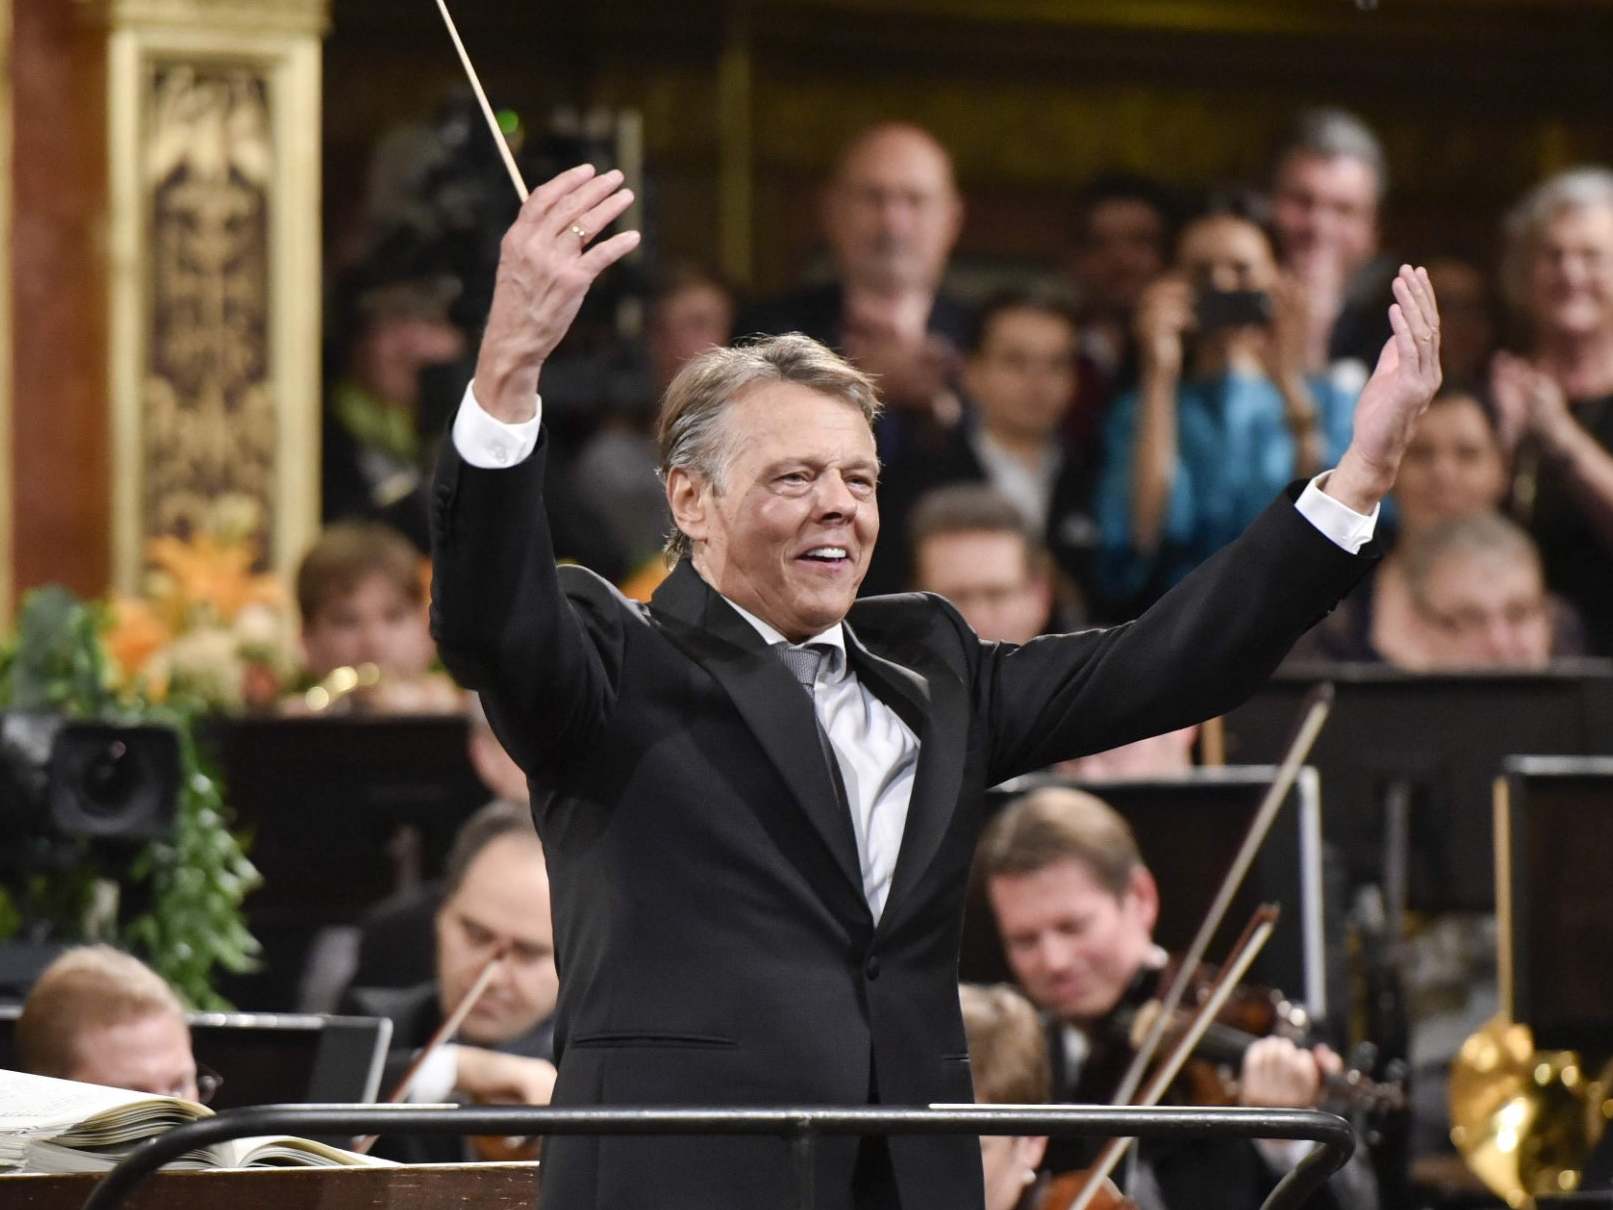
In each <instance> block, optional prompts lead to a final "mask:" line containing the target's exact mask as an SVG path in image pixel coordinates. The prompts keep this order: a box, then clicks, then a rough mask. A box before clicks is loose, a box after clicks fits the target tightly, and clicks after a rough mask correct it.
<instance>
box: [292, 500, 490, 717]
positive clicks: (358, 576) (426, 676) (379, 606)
mask: <svg viewBox="0 0 1613 1210" xmlns="http://www.w3.org/2000/svg"><path fill="white" fill-rule="evenodd" d="M421 569H422V563H421V556H420V554H419V552H418V551H417V550H415V548H414V547H413V546H412V545H410V543H409V542H408V541H406V540H405V539H404V538H403V536H402V535H401V534H399V533H398V532H397V531H396V530H393V529H391V528H389V527H388V526H385V525H382V524H380V523H378V522H374V521H346V522H340V523H338V524H336V525H332V526H331V527H329V528H328V529H327V530H326V531H325V532H324V533H323V534H322V535H320V538H319V541H317V542H316V543H314V545H313V546H312V547H311V548H310V549H309V551H308V553H307V554H306V555H304V556H303V560H302V564H301V566H299V567H298V569H297V608H298V610H299V611H300V612H301V615H302V649H303V658H304V660H305V661H306V664H307V673H308V676H309V677H310V679H312V680H315V681H321V680H324V679H325V678H326V677H328V676H329V675H330V674H331V673H332V672H334V671H335V670H336V669H338V668H343V667H348V668H356V667H358V666H359V665H361V664H373V665H375V667H376V668H377V669H378V670H379V671H380V674H381V681H380V683H379V684H378V685H376V686H375V687H374V688H373V689H371V690H366V691H364V693H363V694H362V695H361V699H362V703H363V705H364V706H365V708H367V709H373V710H379V711H385V712H402V713H410V712H442V713H455V712H457V711H458V710H459V709H460V707H461V700H460V696H459V692H458V690H456V689H455V688H454V686H453V684H452V682H451V681H449V680H448V678H447V677H445V676H442V675H440V674H437V675H433V674H431V671H430V670H431V666H432V664H433V662H434V661H435V659H436V647H435V646H434V644H433V643H432V641H431V632H430V629H429V628H428V625H427V621H426V601H425V592H426V590H425V582H424V573H423V572H422V570H421ZM355 700H359V699H355Z"/></svg>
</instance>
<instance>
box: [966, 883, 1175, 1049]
mask: <svg viewBox="0 0 1613 1210" xmlns="http://www.w3.org/2000/svg"><path fill="white" fill-rule="evenodd" d="M986 893H987V897H988V898H989V899H990V900H991V908H992V912H993V913H994V914H995V915H996V917H997V929H998V931H999V932H1000V933H1001V934H1002V939H1003V953H1004V955H1005V956H1006V957H1007V959H1008V965H1009V967H1010V968H1011V969H1012V970H1013V972H1014V978H1015V979H1016V980H1017V981H1018V982H1019V985H1020V986H1021V987H1022V988H1024V989H1025V994H1026V995H1028V996H1029V997H1030V998H1031V1000H1032V1001H1033V1002H1034V1003H1035V1004H1036V1006H1037V1007H1038V1008H1040V1009H1042V1010H1043V1011H1045V1012H1050V1013H1053V1014H1054V1015H1055V1016H1057V1017H1058V1018H1059V1019H1060V1020H1061V1021H1072V1022H1074V1021H1090V1020H1094V1019H1096V1018H1098V1017H1101V1016H1103V1015H1104V1014H1105V1013H1107V1012H1109V1011H1110V1010H1111V1009H1112V1008H1114V1006H1115V1005H1116V1004H1118V1003H1119V1002H1120V997H1121V995H1122V994H1123V993H1124V992H1125V990H1126V988H1127V986H1129V985H1130V983H1131V981H1132V979H1134V978H1135V977H1136V975H1137V972H1138V971H1139V970H1140V969H1141V968H1142V966H1143V963H1144V962H1145V961H1146V960H1147V958H1148V956H1149V954H1150V952H1151V951H1152V949H1153V929H1154V921H1155V920H1156V919H1157V918H1158V915H1159V892H1158V890H1157V889H1156V887H1155V886H1154V879H1153V876H1152V875H1151V874H1149V872H1148V871H1147V869H1145V868H1144V867H1142V866H1138V867H1137V868H1136V869H1135V870H1133V871H1132V875H1131V878H1130V880H1129V881H1128V883H1127V885H1126V888H1125V889H1124V890H1123V891H1122V892H1121V893H1120V894H1119V895H1116V894H1115V893H1114V892H1113V891H1111V890H1109V889H1108V888H1107V887H1105V886H1104V885H1103V884H1102V883H1101V882H1099V881H1098V879H1097V877H1096V876H1095V875H1094V873H1093V871H1092V870H1091V869H1090V868H1089V867H1088V866H1087V865H1086V864H1085V863H1084V862H1082V861H1079V860H1077V859H1075V858H1073V857H1070V858H1064V859H1063V860H1060V861H1056V862H1054V863H1052V864H1051V865H1047V866H1043V867H1042V868H1041V869H1039V870H1033V871H1031V872H1030V873H1028V874H998V875H995V876H993V877H991V878H989V879H988V880H987V882H986Z"/></svg>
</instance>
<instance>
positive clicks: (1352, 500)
mask: <svg viewBox="0 0 1613 1210" xmlns="http://www.w3.org/2000/svg"><path fill="white" fill-rule="evenodd" d="M1393 288H1394V295H1395V301H1394V304H1393V305H1392V306H1391V307H1390V308H1389V326H1390V327H1391V328H1392V329H1393V330H1394V334H1393V335H1392V336H1390V338H1389V340H1388V342H1387V343H1386V344H1385V345H1384V346H1383V352H1382V354H1380V355H1379V357H1378V367H1377V369H1375V370H1374V371H1373V372H1372V377H1371V378H1370V379H1368V380H1367V385H1366V386H1365V387H1364V388H1362V391H1361V398H1360V399H1359V400H1357V401H1356V405H1355V434H1354V436H1353V437H1352V438H1351V440H1350V448H1349V449H1347V450H1345V451H1344V457H1343V458H1341V459H1340V460H1339V465H1338V468H1337V469H1336V470H1334V471H1333V472H1332V473H1331V474H1330V475H1329V476H1328V478H1327V482H1326V483H1325V484H1323V486H1322V490H1323V491H1324V492H1326V493H1327V494H1328V495H1330V496H1332V497H1333V498H1334V499H1336V500H1339V501H1341V502H1342V503H1344V504H1346V505H1348V506H1349V507H1350V508H1352V509H1354V510H1355V511H1356V512H1358V513H1370V512H1371V511H1372V510H1373V509H1374V508H1376V507H1377V506H1378V503H1379V502H1380V501H1381V500H1382V499H1383V498H1384V497H1385V496H1387V495H1388V494H1389V489H1390V488H1392V487H1394V485H1395V476H1396V475H1397V474H1399V473H1400V460H1401V458H1402V457H1403V456H1404V455H1405V453H1406V446H1407V445H1408V444H1409V443H1410V441H1411V431H1412V428H1413V427H1414V426H1415V425H1416V423H1417V418H1418V417H1419V416H1421V415H1422V414H1423V411H1424V409H1426V408H1427V407H1428V404H1429V401H1430V400H1432V399H1433V398H1434V392H1436V391H1437V390H1439V384H1440V369H1439V308H1438V306H1436V305H1435V302H1434V287H1433V286H1432V285H1431V284H1430V283H1429V281H1428V270H1426V269H1421V268H1418V269H1413V268H1412V267H1411V266H1410V265H1402V266H1400V272H1399V274H1398V275H1397V276H1396V277H1395V280H1394V287H1393Z"/></svg>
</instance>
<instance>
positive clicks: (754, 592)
mask: <svg viewBox="0 0 1613 1210" xmlns="http://www.w3.org/2000/svg"><path fill="white" fill-rule="evenodd" d="M722 423H723V425H724V426H725V437H726V439H727V444H728V457H727V461H726V465H725V466H724V468H723V471H722V474H721V481H720V483H714V482H712V481H710V480H709V479H706V478H704V477H702V476H700V475H699V474H697V473H695V472H692V471H689V470H685V469H683V468H681V467H675V468H673V469H672V470H671V471H669V472H668V474H667V499H668V501H669V503H670V504H671V508H672V515H673V518H674V519H675V520H676V522H677V525H678V528H679V529H681V530H682V531H683V532H684V533H685V534H687V535H688V536H689V538H690V540H691V541H692V542H693V545H694V565H695V570H697V571H698V572H699V573H700V574H701V576H702V577H704V579H705V581H706V583H708V584H710V585H711V586H712V587H713V588H715V589H716V590H717V591H718V592H720V593H722V594H723V596H725V597H727V598H728V599H729V600H731V601H733V602H734V603H736V604H738V605H740V606H741V607H743V608H744V609H747V610H749V611H750V612H751V613H753V614H755V615H756V616H757V617H759V618H761V619H762V620H763V621H765V622H767V623H768V624H769V625H771V626H773V627H774V628H775V629H777V630H778V631H779V632H780V633H781V634H783V635H784V636H785V637H786V638H788V639H790V640H791V641H795V642H798V641H800V640H803V639H807V638H810V637H812V636H813V635H815V634H821V633H822V632H823V631H825V630H827V629H829V628H830V627H831V626H833V625H834V624H835V623H836V622H838V621H840V620H841V619H842V618H844V617H845V616H846V612H847V611H848V610H849V609H850V608H851V603H852V601H853V600H854V599H855V598H856V595H857V587H858V585H860V584H861V583H862V579H863V576H864V575H865V574H866V573H867V571H868V560H869V557H870V556H871V555H872V554H873V550H874V540H875V539H876V538H877V537H878V536H879V503H878V500H877V499H876V497H875V488H876V487H877V485H878V479H879V460H878V458H877V456H876V455H875V452H874V434H873V430H872V429H871V428H870V427H869V425H868V421H867V420H866V419H864V417H863V414H862V411H861V409H860V408H858V407H857V405H856V404H853V403H850V402H848V401H846V400H844V399H839V398H836V397H834V396H831V395H826V394H824V393H823V392H821V391H816V390H813V389H812V388H811V387H806V386H802V385H800V384H799V383H793V382H769V383H764V384H762V385H760V386H754V387H752V388H750V389H749V390H748V391H746V392H744V393H743V394H741V395H740V396H739V397H738V398H736V399H734V400H733V401H732V402H731V403H730V404H728V406H727V409H726V410H725V412H724V414H723V418H722Z"/></svg>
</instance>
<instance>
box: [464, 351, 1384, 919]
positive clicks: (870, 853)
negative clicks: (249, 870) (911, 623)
mask: <svg viewBox="0 0 1613 1210" xmlns="http://www.w3.org/2000/svg"><path fill="white" fill-rule="evenodd" d="M474 385H475V384H474V383H473V384H472V385H471V386H469V387H466V388H465V398H464V400H463V401H462V402H461V403H460V405H459V413H458V415H457V416H455V418H454V448H455V449H456V450H458V452H459V456H460V457H461V458H463V459H464V460H465V461H466V462H468V463H470V465H472V466H475V467H481V468H483V469H487V470H493V469H498V468H501V467H510V466H515V465H516V464H518V463H520V462H523V461H525V460H526V458H528V457H529V456H530V455H531V453H532V451H533V449H534V448H535V447H536V446H537V444H538V430H539V427H540V426H541V424H542V419H543V402H542V400H541V399H536V400H534V403H535V405H536V408H535V411H534V414H533V416H532V419H530V420H527V421H523V422H522V423H520V424H505V423H504V422H503V421H501V420H497V419H495V418H494V417H493V416H491V415H489V414H488V413H487V412H485V411H483V410H482V408H481V407H480V406H479V405H478V404H477V402H476V396H475V394H474V393H473V387H474ZM1326 478H1327V475H1326V473H1325V472H1324V473H1323V474H1321V475H1318V476H1317V477H1316V478H1315V479H1313V480H1311V482H1310V483H1309V484H1308V485H1307V486H1306V488H1305V490H1304V491H1303V492H1301V493H1300V497H1299V499H1298V500H1297V501H1295V507H1296V508H1298V509H1299V511H1300V513H1301V515H1303V516H1304V517H1305V519H1306V520H1307V521H1309V522H1310V523H1311V524H1312V525H1314V526H1316V528H1317V529H1319V530H1321V531H1322V533H1324V534H1325V535H1327V537H1328V538H1329V539H1331V540H1332V541H1333V542H1334V543H1336V544H1337V545H1339V546H1341V547H1343V548H1344V549H1345V550H1347V551H1349V552H1350V553H1351V554H1357V553H1359V552H1360V550H1361V548H1362V547H1363V546H1365V545H1366V544H1367V542H1369V541H1370V540H1371V539H1372V533H1373V530H1374V528H1375V527H1376V525H1377V520H1378V510H1377V509H1376V508H1374V509H1373V510H1372V513H1371V515H1369V516H1363V515H1362V514H1360V513H1358V512H1356V511H1355V510H1354V509H1352V508H1350V507H1349V506H1348V505H1346V504H1344V503H1342V502H1340V501H1338V500H1335V499H1334V498H1333V497H1332V496H1329V495H1327V494H1326V493H1325V492H1323V491H1322V490H1321V485H1322V484H1323V483H1324V482H1325V481H1326ZM723 599H724V600H727V598H726V597H725V598H723ZM728 604H729V605H732V606H733V608H734V609H735V611H736V612H738V614H739V616H740V617H742V618H744V619H745V620H746V621H747V622H749V623H750V625H751V626H753V627H754V628H755V629H756V632H757V633H758V634H759V635H761V636H762V638H763V639H764V640H766V641H767V643H768V644H769V645H772V644H775V643H783V642H786V641H787V640H786V639H785V637H784V636H783V635H782V634H780V633H779V632H778V631H777V630H776V629H774V628H773V627H772V626H770V625H768V624H767V623H766V622H764V621H763V620H762V619H761V618H759V617H757V616H756V615H755V614H752V613H749V612H748V611H746V610H745V609H742V608H741V607H740V606H738V605H735V604H734V602H732V601H729V602H728ZM808 642H809V643H819V644H823V645H826V646H827V647H829V648H830V649H831V651H830V658H829V659H827V660H825V661H823V663H822V664H821V665H820V666H819V669H818V676H817V681H816V683H815V684H814V685H813V687H812V705H813V709H814V711H815V712H816V714H817V716H818V721H819V722H820V723H822V724H823V729H824V731H825V732H826V733H827V734H828V736H829V743H830V745H831V746H832V747H833V749H834V754H835V763H836V764H838V765H839V766H840V775H841V778H842V780H843V781H844V782H845V786H846V798H847V799H848V803H849V806H850V808H851V828H852V832H853V833H854V834H855V835H856V837H857V857H858V860H859V862H860V863H861V865H862V882H863V893H864V894H865V895H866V896H867V897H868V906H869V908H870V909H872V911H873V913H874V919H875V920H878V919H879V916H880V913H881V912H882V911H883V910H884V907H885V897H886V896H887V895H888V894H889V893H890V883H891V875H892V874H893V873H894V872H895V869H896V854H897V852H898V851H899V849H900V848H901V844H902V832H903V829H904V828H906V826H907V809H908V803H909V801H910V800H911V798H912V794H913V775H914V773H915V772H916V771H917V769H918V752H919V741H918V737H917V736H916V735H914V734H913V731H912V728H910V727H909V726H908V725H907V724H906V723H904V722H903V721H902V719H901V718H900V716H898V715H897V713H896V712H895V711H894V710H892V709H891V708H890V707H889V706H887V705H886V704H885V703H884V702H882V701H880V700H879V698H877V697H875V696H874V695H873V694H872V693H870V692H869V691H868V690H867V688H865V687H864V686H863V685H862V684H861V682H859V681H858V679H857V674H856V673H855V672H854V671H852V669H851V666H850V664H849V663H848V661H847V659H846V636H845V631H844V629H843V627H842V626H841V624H840V623H838V622H837V623H836V624H835V625H833V626H831V627H830V628H829V629H828V630H826V631H824V632H823V633H822V634H820V635H816V636H815V637H813V638H812V639H809V640H808Z"/></svg>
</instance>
